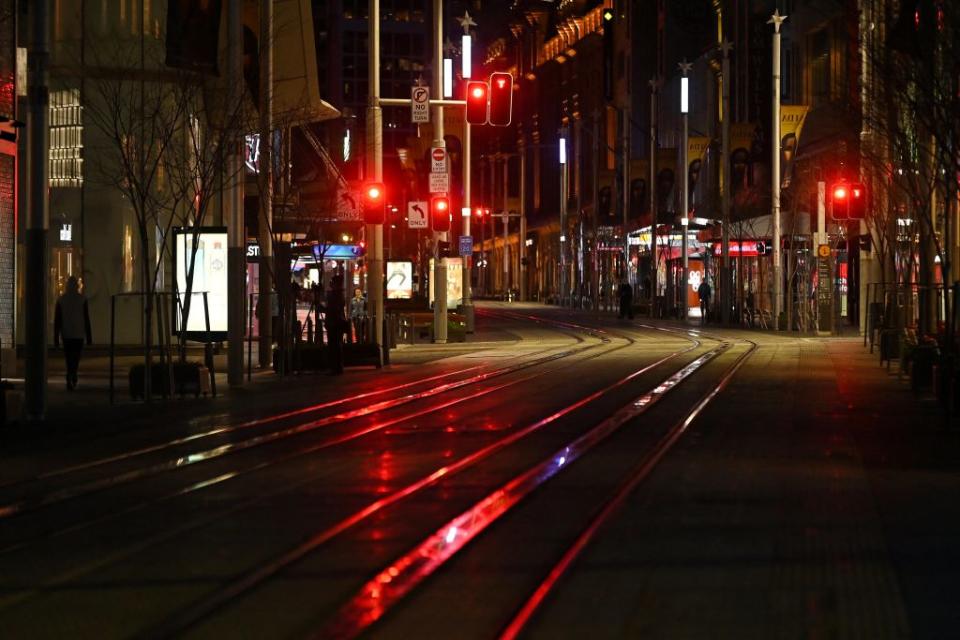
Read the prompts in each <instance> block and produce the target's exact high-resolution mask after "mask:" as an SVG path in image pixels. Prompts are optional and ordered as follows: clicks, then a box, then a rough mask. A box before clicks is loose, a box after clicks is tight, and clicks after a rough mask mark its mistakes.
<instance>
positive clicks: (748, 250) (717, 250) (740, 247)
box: [713, 240, 770, 258]
mask: <svg viewBox="0 0 960 640" xmlns="http://www.w3.org/2000/svg"><path fill="white" fill-rule="evenodd" d="M722 250H723V243H721V242H717V243H716V244H714V245H713V255H714V256H717V257H720V254H721V252H722ZM769 254H770V243H769V242H767V241H766V240H744V241H742V242H740V241H737V240H731V241H730V257H731V258H739V257H740V256H743V257H744V258H755V257H757V256H765V255H769Z"/></svg>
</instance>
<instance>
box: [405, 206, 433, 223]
mask: <svg viewBox="0 0 960 640" xmlns="http://www.w3.org/2000/svg"><path fill="white" fill-rule="evenodd" d="M428 206H429V205H427V202H426V200H414V201H412V202H408V203H407V226H408V227H409V228H411V229H426V228H428V227H429V226H430V223H429V221H428V220H427V207H428Z"/></svg>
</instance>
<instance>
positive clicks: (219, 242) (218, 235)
mask: <svg viewBox="0 0 960 640" xmlns="http://www.w3.org/2000/svg"><path fill="white" fill-rule="evenodd" d="M194 238H196V242H197V244H196V258H195V261H194V267H193V288H192V296H191V297H192V302H191V304H190V316H189V318H188V319H187V327H186V330H187V333H188V334H192V335H196V336H198V337H203V336H205V335H206V332H207V323H206V318H205V316H204V311H203V295H202V294H203V293H204V292H206V294H207V307H208V309H209V312H210V333H211V334H213V337H214V338H215V339H223V338H224V337H226V334H227V230H226V229H225V228H219V227H210V228H203V229H200V230H199V231H197V230H195V229H174V277H175V278H176V281H177V292H178V293H179V295H180V305H181V306H182V305H183V304H184V303H185V301H186V291H187V269H188V267H189V265H190V260H191V259H193V255H192V254H193V251H192V249H193V247H192V245H193V241H194ZM174 320H175V324H174V326H175V327H176V328H177V329H180V328H181V325H182V322H181V313H180V311H179V309H177V310H174Z"/></svg>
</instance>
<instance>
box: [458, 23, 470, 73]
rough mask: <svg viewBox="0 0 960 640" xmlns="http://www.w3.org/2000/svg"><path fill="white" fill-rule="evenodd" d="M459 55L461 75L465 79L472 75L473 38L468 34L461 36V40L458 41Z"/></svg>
mask: <svg viewBox="0 0 960 640" xmlns="http://www.w3.org/2000/svg"><path fill="white" fill-rule="evenodd" d="M460 55H461V65H462V66H461V72H462V73H461V75H462V76H463V77H464V79H466V78H469V77H471V75H472V74H473V60H472V57H473V38H472V37H471V36H470V35H469V34H466V33H465V34H463V39H462V40H461V41H460Z"/></svg>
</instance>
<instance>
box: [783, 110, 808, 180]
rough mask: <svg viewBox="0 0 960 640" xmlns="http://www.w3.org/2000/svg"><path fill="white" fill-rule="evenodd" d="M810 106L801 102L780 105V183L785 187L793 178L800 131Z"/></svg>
mask: <svg viewBox="0 0 960 640" xmlns="http://www.w3.org/2000/svg"><path fill="white" fill-rule="evenodd" d="M809 111H810V107H808V106H807V105H803V104H785V105H782V106H781V107H780V171H781V174H780V175H781V180H780V184H781V186H782V187H783V188H784V189H785V188H787V187H789V186H790V181H791V180H792V178H793V165H794V161H795V160H796V157H797V148H798V147H799V146H800V132H801V131H802V130H803V123H804V122H805V121H806V119H807V112H809Z"/></svg>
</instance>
